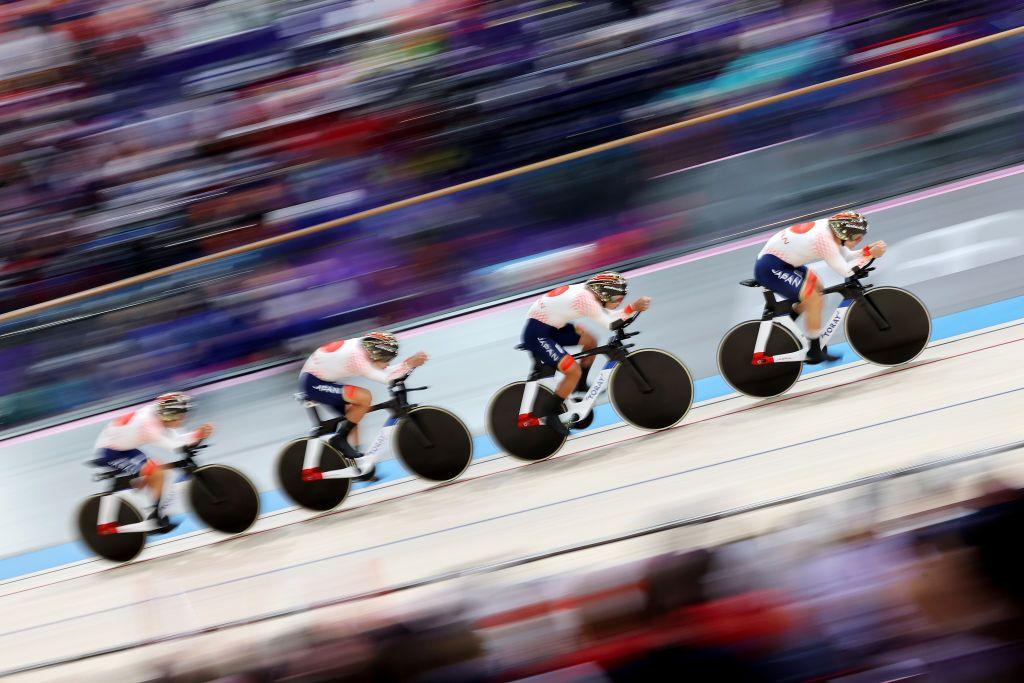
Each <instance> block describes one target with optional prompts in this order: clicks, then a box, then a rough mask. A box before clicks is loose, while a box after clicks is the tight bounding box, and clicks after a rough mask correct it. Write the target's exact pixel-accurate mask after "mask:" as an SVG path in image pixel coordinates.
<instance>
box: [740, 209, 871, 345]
mask: <svg viewBox="0 0 1024 683" xmlns="http://www.w3.org/2000/svg"><path fill="white" fill-rule="evenodd" d="M867 232H868V219H867V218H866V217H865V216H862V215H861V214H859V213H857V212H856V211H843V212H842V213H837V214H836V215H834V216H832V217H831V218H828V219H825V220H819V221H814V222H812V223H799V224H797V225H792V226H790V227H788V228H786V229H785V230H780V231H779V232H777V233H775V234H774V235H773V236H772V237H771V239H769V240H768V243H767V244H765V245H764V248H763V249H761V253H760V254H758V257H757V263H756V264H755V266H754V279H755V280H757V282H758V283H759V284H761V285H763V286H764V287H767V288H768V289H770V290H772V291H773V292H775V293H777V294H779V295H780V296H781V297H782V298H783V299H795V300H797V301H798V302H799V303H797V304H796V305H795V306H794V307H793V311H794V313H796V314H798V315H799V314H801V313H803V314H804V322H805V327H806V329H807V338H808V339H810V341H811V348H810V350H809V351H808V352H807V360H806V361H805V362H806V363H808V364H810V365H815V364H817V363H822V362H825V361H831V360H838V356H833V355H830V354H828V353H827V352H826V351H825V350H823V349H822V348H821V343H820V342H819V337H821V323H822V321H821V312H822V307H823V306H824V300H825V297H824V296H823V295H822V289H823V287H822V285H821V280H819V279H818V276H817V275H816V274H815V272H814V271H813V270H810V269H809V268H807V264H808V263H811V262H813V261H818V260H824V261H825V263H827V264H828V265H829V266H830V267H831V268H832V270H834V271H836V272H837V273H838V274H839V275H841V276H842V277H844V278H848V277H850V276H851V275H853V268H854V267H860V266H863V265H864V264H866V263H867V262H868V261H869V260H871V259H873V258H879V257H881V256H882V255H884V254H885V249H886V245H885V242H882V241H878V242H874V243H873V244H871V245H867V246H864V247H861V248H860V249H858V247H859V245H860V243H861V241H862V240H863V239H864V236H865V235H866V234H867Z"/></svg>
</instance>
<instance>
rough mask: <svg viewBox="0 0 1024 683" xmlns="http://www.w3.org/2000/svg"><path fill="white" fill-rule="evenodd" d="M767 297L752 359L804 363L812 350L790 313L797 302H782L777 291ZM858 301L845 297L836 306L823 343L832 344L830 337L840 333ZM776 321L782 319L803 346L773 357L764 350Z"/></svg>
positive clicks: (767, 293) (761, 361) (755, 362)
mask: <svg viewBox="0 0 1024 683" xmlns="http://www.w3.org/2000/svg"><path fill="white" fill-rule="evenodd" d="M764 297H765V308H764V313H763V314H762V316H761V324H760V326H759V327H758V330H757V341H756V342H755V344H754V357H753V359H752V361H751V362H752V363H753V364H754V365H768V364H770V363H802V362H803V361H804V360H806V359H807V352H808V351H809V350H810V342H809V341H808V339H807V337H806V336H805V335H804V333H803V331H802V330H801V329H800V328H799V327H798V326H797V324H796V323H795V322H794V321H793V319H792V318H790V317H789V312H790V311H791V310H792V308H793V302H792V301H783V302H780V301H778V300H777V299H776V298H775V294H774V293H773V292H770V291H768V290H765V292H764ZM854 301H855V299H843V300H842V301H841V302H840V303H839V306H837V307H836V310H835V311H834V312H833V313H832V318H831V319H830V320H829V321H828V324H827V325H826V326H825V330H824V331H823V332H822V334H821V337H820V340H821V345H822V346H828V341H829V339H831V338H832V336H833V335H834V334H835V333H836V330H838V329H839V327H840V326H841V325H842V324H843V320H845V319H846V314H847V313H849V312H850V306H851V305H852V304H853V302H854ZM775 322H778V323H779V324H780V325H782V326H783V327H785V328H786V329H787V330H789V331H790V332H792V333H793V335H794V336H795V337H796V338H797V340H798V341H799V342H800V347H801V348H800V349H799V350H797V351H793V352H792V353H783V354H780V355H778V356H769V355H767V354H765V352H764V351H765V349H766V348H767V347H768V337H769V336H770V335H771V332H772V324H773V323H775Z"/></svg>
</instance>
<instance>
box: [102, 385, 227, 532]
mask: <svg viewBox="0 0 1024 683" xmlns="http://www.w3.org/2000/svg"><path fill="white" fill-rule="evenodd" d="M191 407H192V399H191V398H190V397H188V396H186V395H185V394H182V393H180V392H171V393H168V394H163V395H162V396H160V397H158V398H157V399H156V401H154V402H153V403H151V404H149V405H147V406H145V407H143V408H140V409H139V410H136V411H134V412H130V413H125V414H124V415H121V416H119V417H117V418H115V419H114V420H113V421H112V422H110V423H108V424H107V426H106V427H104V429H103V431H102V432H100V435H99V437H98V438H97V439H96V451H97V453H96V458H95V459H94V460H93V461H92V463H93V464H95V465H98V466H101V467H109V468H111V469H114V470H117V471H118V473H119V474H120V475H121V476H127V477H130V478H131V479H132V486H134V487H135V488H147V489H149V491H150V493H151V494H152V496H153V500H154V505H153V512H152V514H150V518H151V519H155V520H156V521H157V524H158V525H159V526H160V529H159V531H161V532H167V531H170V530H171V529H173V528H174V527H175V526H177V524H176V523H172V522H171V521H170V520H169V519H168V518H167V516H166V515H165V514H164V511H163V510H162V509H161V508H162V505H161V503H162V500H163V492H164V484H165V482H164V479H165V477H164V466H163V464H162V463H160V462H159V461H158V460H156V459H155V458H152V457H150V456H147V455H146V454H145V453H143V452H142V451H141V450H140V448H141V447H142V446H147V445H149V444H153V445H156V446H159V447H160V448H163V449H164V450H166V451H169V452H172V453H173V452H174V451H177V450H179V449H181V448H183V447H185V446H189V445H192V444H196V443H198V442H200V441H202V440H203V439H206V438H208V437H209V436H210V435H211V434H213V425H210V424H204V425H202V426H201V427H199V428H198V429H196V430H193V431H191V432H187V433H185V432H179V431H178V428H179V427H181V426H183V425H184V424H185V419H186V416H187V415H188V412H189V410H190V409H191Z"/></svg>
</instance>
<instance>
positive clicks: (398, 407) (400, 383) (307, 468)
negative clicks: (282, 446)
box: [296, 379, 427, 479]
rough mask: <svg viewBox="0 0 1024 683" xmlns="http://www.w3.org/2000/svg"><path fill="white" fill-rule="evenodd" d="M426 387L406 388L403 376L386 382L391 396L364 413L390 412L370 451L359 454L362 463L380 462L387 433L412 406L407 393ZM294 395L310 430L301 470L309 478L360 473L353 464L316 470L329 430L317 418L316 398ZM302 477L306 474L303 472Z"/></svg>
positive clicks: (350, 476)
mask: <svg viewBox="0 0 1024 683" xmlns="http://www.w3.org/2000/svg"><path fill="white" fill-rule="evenodd" d="M426 388H427V387H406V386H405V380H404V379H401V380H394V381H392V382H390V383H389V384H388V389H389V390H390V391H391V399H389V400H387V401H384V402H383V403H378V404H376V405H373V406H370V410H369V411H368V412H373V411H375V410H388V411H390V413H391V415H390V417H388V419H387V421H386V422H385V423H384V426H383V427H381V430H380V432H378V434H377V438H376V439H374V440H373V444H372V445H371V446H370V450H368V451H367V452H366V454H365V455H364V456H363V462H364V463H366V464H368V465H373V464H376V463H377V462H379V461H380V456H381V455H383V454H384V452H385V450H386V449H387V446H388V444H389V443H391V434H392V433H393V432H394V431H395V427H396V426H398V421H399V420H400V419H402V418H403V417H405V416H406V414H408V412H409V411H410V410H411V409H412V408H415V407H416V406H415V405H413V404H411V403H409V401H408V398H407V394H408V392H410V391H422V390H423V389H426ZM296 398H297V399H299V401H300V402H301V403H302V406H303V407H304V408H305V409H306V410H307V412H308V413H309V418H310V420H311V421H312V422H313V431H312V432H311V433H310V439H309V440H308V441H306V453H305V455H304V457H303V459H302V471H303V473H309V476H310V478H311V479H354V478H355V477H359V476H362V475H363V474H364V472H362V471H360V469H359V467H358V466H355V465H351V466H349V467H343V468H342V469H340V470H327V471H326V472H324V471H323V470H321V469H320V465H321V456H322V455H323V450H324V448H323V447H324V443H325V441H324V438H323V437H325V436H328V434H330V432H329V431H327V432H325V429H324V424H325V422H324V420H322V419H321V418H320V413H319V412H318V411H317V409H316V408H317V405H318V404H317V403H316V401H310V400H309V399H308V398H307V397H306V396H304V395H303V394H296ZM303 476H306V475H305V474H304V475H303Z"/></svg>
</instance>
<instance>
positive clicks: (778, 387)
mask: <svg viewBox="0 0 1024 683" xmlns="http://www.w3.org/2000/svg"><path fill="white" fill-rule="evenodd" d="M760 326H761V321H760V320H748V321H746V322H742V323H740V324H739V325H737V326H736V327H734V328H732V329H731V330H729V331H728V332H727V333H726V335H725V337H723V338H722V343H720V344H719V345H718V368H719V370H720V371H721V373H722V377H723V378H725V381H726V382H728V383H729V386H731V387H732V388H733V389H735V390H736V391H738V392H740V393H741V394H746V395H747V396H753V397H755V398H768V397H771V396H778V395H779V394H784V393H785V392H787V391H789V389H790V387H792V386H793V385H794V384H796V381H797V380H798V379H799V378H800V370H801V369H802V368H803V365H804V364H803V363H802V362H788V363H770V364H767V365H754V364H753V363H752V360H753V358H754V346H755V345H756V344H757V331H758V329H759V328H760ZM801 348H802V345H801V343H800V341H799V340H797V338H796V335H794V334H793V333H792V332H791V331H790V330H788V329H787V328H786V327H784V326H782V325H780V324H779V323H776V322H773V323H772V331H771V334H769V335H768V344H767V346H766V347H765V353H766V354H767V355H769V356H780V355H782V354H785V353H794V352H796V351H799V350H800V349H801Z"/></svg>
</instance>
